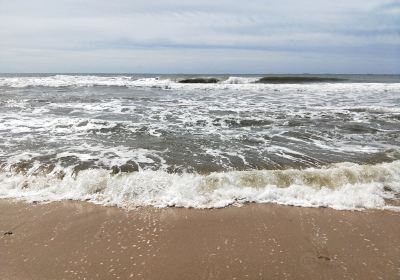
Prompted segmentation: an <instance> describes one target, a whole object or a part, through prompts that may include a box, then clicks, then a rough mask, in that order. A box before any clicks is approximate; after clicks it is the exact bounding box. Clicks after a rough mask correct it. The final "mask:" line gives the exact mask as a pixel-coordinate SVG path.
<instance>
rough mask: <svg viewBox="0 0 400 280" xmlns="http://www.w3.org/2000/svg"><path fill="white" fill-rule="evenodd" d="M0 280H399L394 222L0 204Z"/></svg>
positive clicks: (265, 208)
mask: <svg viewBox="0 0 400 280" xmlns="http://www.w3.org/2000/svg"><path fill="white" fill-rule="evenodd" d="M0 231H1V235H0V279H3V280H5V279H363V280H364V279H400V213H395V212H389V211H363V212H352V211H336V210H332V209H327V208H318V209H313V208H300V207H290V206H279V205H273V204H249V205H246V206H243V207H228V208H224V209H213V210H199V209H178V208H166V209H154V208H138V209H134V210H131V211H126V210H123V209H119V208H115V207H104V206H98V205H94V204H90V203H84V202H72V201H67V202H58V203H51V204H44V205H40V204H38V205H34V204H26V203H22V202H12V201H8V200H0Z"/></svg>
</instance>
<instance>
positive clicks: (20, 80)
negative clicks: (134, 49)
mask: <svg viewBox="0 0 400 280" xmlns="http://www.w3.org/2000/svg"><path fill="white" fill-rule="evenodd" d="M316 83H317V84H321V83H322V84H326V83H329V84H343V83H345V84H346V83H349V84H350V83H357V84H363V83H361V82H355V81H351V80H346V79H341V78H330V77H311V76H307V77H305V76H290V77H289V76H281V77H278V76H269V77H228V78H221V77H192V78H187V77H186V78H185V77H176V78H167V77H151V78H137V77H131V76H95V75H92V76H90V75H53V76H21V77H9V76H6V77H0V87H11V88H24V87H93V86H116V87H137V88H160V89H185V90H186V89H189V90H190V89H223V88H233V89H235V88H236V89H241V88H242V89H246V88H254V89H262V88H263V87H265V86H268V85H290V84H316ZM364 84H369V83H364ZM392 84H393V83H392Z"/></svg>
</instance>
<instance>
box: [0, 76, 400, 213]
mask: <svg viewBox="0 0 400 280" xmlns="http://www.w3.org/2000/svg"><path fill="white" fill-rule="evenodd" d="M0 198H12V199H22V200H26V201H29V202H51V201H60V200H82V201H90V202H93V203H98V204H102V205H116V206H119V207H124V208H127V209H130V208H135V207H139V206H155V207H169V206H175V207H194V208H219V207H225V206H228V205H237V206H240V205H242V204H244V203H278V204H285V205H295V206H303V207H331V208H334V209H339V210H347V209H348V210H362V209H387V210H391V211H399V210H400V76H399V75H318V76H315V75H275V76H274V75H237V76H229V75H198V76H193V75H192V76H188V75H137V74H135V75H132V74H101V75H99V74H0Z"/></svg>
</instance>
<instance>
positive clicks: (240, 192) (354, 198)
mask: <svg viewBox="0 0 400 280" xmlns="http://www.w3.org/2000/svg"><path fill="white" fill-rule="evenodd" d="M60 174H62V176H60ZM399 194H400V161H394V162H391V163H381V164H376V165H358V164H354V163H339V164H333V165H330V166H327V167H323V168H308V169H303V170H300V169H288V170H258V171H255V170H253V171H231V172H219V173H218V172H216V173H211V174H207V175H201V174H193V173H183V174H177V173H167V172H164V171H149V170H147V171H146V170H141V171H139V172H133V173H119V174H111V172H110V170H105V169H89V170H83V171H81V172H79V173H78V174H76V173H75V174H74V173H73V172H72V170H68V169H63V170H61V169H60V168H56V169H54V170H53V171H52V172H51V173H50V174H41V175H40V174H39V175H38V174H36V175H33V173H32V172H31V173H29V172H28V173H27V174H19V173H16V172H13V171H11V170H9V171H2V172H1V173H0V198H15V199H22V200H26V201H30V202H32V201H38V202H50V201H60V200H66V199H72V200H82V201H90V202H93V203H98V204H102V205H115V206H120V207H124V208H131V207H137V206H155V207H169V206H175V207H194V208H220V207H225V206H228V205H241V204H243V203H248V202H255V203H278V204H283V205H294V206H303V207H330V208H334V209H338V210H345V209H347V210H361V209H389V210H394V211H398V210H400V207H399V206H391V205H390V203H388V202H390V201H391V200H396V199H397V198H398V195H399Z"/></svg>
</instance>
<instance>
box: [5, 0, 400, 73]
mask: <svg viewBox="0 0 400 280" xmlns="http://www.w3.org/2000/svg"><path fill="white" fill-rule="evenodd" d="M248 2H250V1H248ZM399 18H400V16H399V5H398V4H397V2H391V1H386V2H385V1H382V0H379V1H378V0H364V1H361V0H349V1H335V2H333V1H328V0H319V1H317V0H303V1H294V0H281V1H279V3H278V2H277V1H275V2H272V1H261V0H254V1H251V2H250V3H245V2H244V1H227V0H220V1H210V0H203V1H177V0H164V1H162V0H157V1H151V2H150V1H134V2H133V1H127V0H119V1H105V0H97V1H94V0H86V1H77V0H69V1H68V0H60V1H50V0H33V1H22V0H15V1H3V0H0V24H1V26H2V28H1V29H0V37H1V38H2V40H1V41H0V52H1V55H0V71H1V72H14V71H18V72H32V71H34V72H36V71H37V72H43V71H44V72H49V71H55V72H71V71H72V72H92V71H95V72H114V71H117V72H121V71H122V70H123V71H122V72H196V71H199V72H214V73H217V72H224V73H228V72H236V73H238V72H252V73H256V72H369V73H384V72H387V73H395V72H397V73H398V72H400V66H399V65H400V58H399V57H400V55H399V46H400V22H399ZM294 62H296V65H294Z"/></svg>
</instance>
